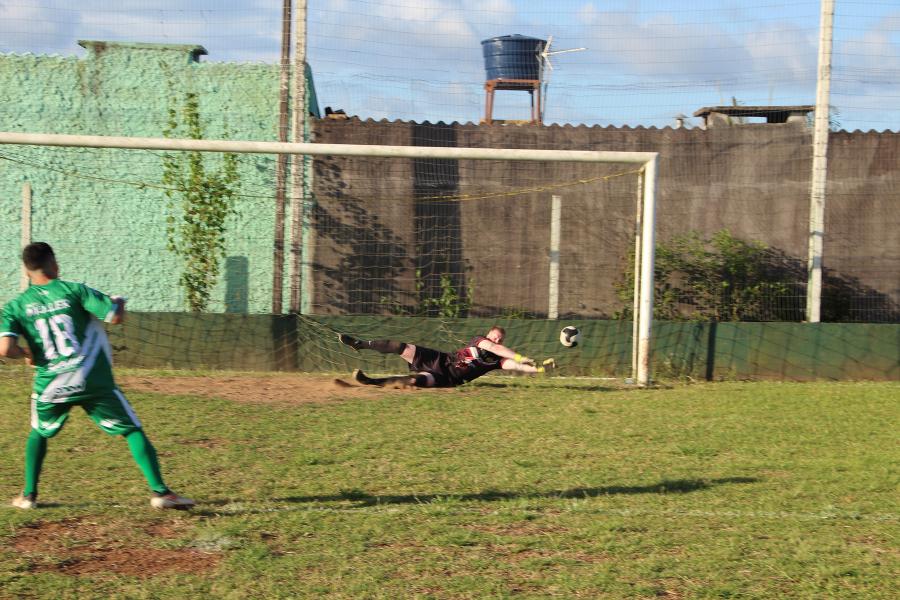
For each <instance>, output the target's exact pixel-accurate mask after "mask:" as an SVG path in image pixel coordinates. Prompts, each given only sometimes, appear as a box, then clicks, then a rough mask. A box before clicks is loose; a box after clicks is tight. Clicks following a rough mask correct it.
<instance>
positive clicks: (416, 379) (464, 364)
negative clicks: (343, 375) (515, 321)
mask: <svg viewBox="0 0 900 600" xmlns="http://www.w3.org/2000/svg"><path fill="white" fill-rule="evenodd" d="M505 338H506V331H504V329H503V328H502V327H498V326H496V325H495V326H493V327H491V328H490V330H489V331H488V332H487V334H486V335H483V336H481V335H478V336H475V337H474V338H472V340H471V341H470V342H469V343H468V344H467V345H466V346H465V347H464V348H460V349H459V350H456V351H455V352H441V351H439V350H433V349H431V348H425V347H423V346H416V345H415V344H409V343H405V342H396V341H393V340H360V339H357V338H355V337H352V336H349V335H347V334H345V333H341V334H339V335H338V340H339V341H340V342H341V343H342V344H344V345H345V346H350V347H351V348H353V349H354V350H357V351H358V350H374V351H375V352H380V353H382V354H399V355H400V357H401V358H403V360H405V361H406V362H407V363H409V370H410V371H411V373H410V374H408V375H396V376H391V377H381V378H374V377H369V376H367V375H366V374H365V373H363V372H362V371H361V370H359V369H356V370H355V371H354V372H353V378H354V379H355V380H356V381H357V382H358V383H361V384H364V385H375V386H379V387H384V386H386V385H393V386H399V387H420V388H432V387H444V388H446V387H456V386H458V385H462V384H464V383H468V382H469V381H472V380H473V379H477V378H479V377H481V376H482V375H485V374H487V373H490V372H491V371H494V370H496V369H503V370H505V371H518V372H520V373H532V374H533V373H544V372H546V371H548V370H551V369H553V368H555V367H556V363H555V362H554V360H553V359H552V358H548V359H547V360H545V361H543V362H542V363H541V365H540V366H538V365H537V363H536V361H534V360H533V359H531V358H528V357H527V356H522V355H521V354H519V353H518V352H516V351H515V350H512V349H511V348H507V347H506V346H504V345H503V340H504V339H505Z"/></svg>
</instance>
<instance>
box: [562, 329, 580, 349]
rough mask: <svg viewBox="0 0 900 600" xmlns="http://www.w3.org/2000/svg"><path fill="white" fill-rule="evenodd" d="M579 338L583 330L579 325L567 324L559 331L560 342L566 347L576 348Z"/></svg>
mask: <svg viewBox="0 0 900 600" xmlns="http://www.w3.org/2000/svg"><path fill="white" fill-rule="evenodd" d="M579 340H581V332H580V331H578V328H577V327H573V326H572V325H567V326H566V327H563V328H562V331H560V332H559V343H560V344H562V345H563V346H565V347H566V348H574V347H575V346H577V345H578V342H579Z"/></svg>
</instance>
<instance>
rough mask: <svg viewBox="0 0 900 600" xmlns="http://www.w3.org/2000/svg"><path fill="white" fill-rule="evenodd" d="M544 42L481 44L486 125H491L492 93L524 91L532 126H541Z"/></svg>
mask: <svg viewBox="0 0 900 600" xmlns="http://www.w3.org/2000/svg"><path fill="white" fill-rule="evenodd" d="M546 43H547V42H546V40H541V39H538V38H533V37H528V36H524V35H518V34H516V35H501V36H498V37H492V38H490V39H487V40H484V41H483V42H481V50H482V52H483V54H484V68H485V71H486V74H487V79H486V81H485V82H484V91H485V104H484V119H483V120H482V121H481V122H482V123H484V124H486V125H490V124H491V123H493V122H494V118H493V112H494V93H495V92H497V91H500V90H511V91H525V92H528V94H529V95H530V96H531V121H530V122H531V123H533V124H536V125H540V124H541V122H542V115H543V110H542V106H541V66H542V65H541V60H542V57H541V52H543V50H544V46H545V44H546Z"/></svg>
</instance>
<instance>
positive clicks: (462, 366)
mask: <svg viewBox="0 0 900 600" xmlns="http://www.w3.org/2000/svg"><path fill="white" fill-rule="evenodd" d="M483 341H490V340H488V339H487V338H486V337H484V336H481V335H477V336H475V337H473V338H472V341H470V342H469V345H468V346H466V347H465V348H460V349H459V350H457V351H456V356H455V360H454V362H453V365H452V368H451V371H452V372H453V374H454V376H455V377H456V378H459V379H460V380H461V381H460V382H459V383H465V382H467V381H472V380H473V379H477V378H478V377H481V376H482V375H484V374H485V373H490V372H491V371H493V370H495V369H499V368H500V363H501V361H502V360H503V359H502V358H500V357H499V356H497V355H496V354H494V353H493V352H488V351H487V350H484V349H482V348H479V347H478V344H479V343H480V342H483Z"/></svg>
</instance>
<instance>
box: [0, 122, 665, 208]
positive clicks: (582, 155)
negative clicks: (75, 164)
mask: <svg viewBox="0 0 900 600" xmlns="http://www.w3.org/2000/svg"><path fill="white" fill-rule="evenodd" d="M0 144H14V145H15V144H18V145H22V146H68V147H83V148H126V149H130V150H165V151H175V150H188V151H196V152H237V153H243V154H280V153H282V152H286V153H288V154H308V155H310V156H330V155H333V156H381V157H386V158H435V159H446V160H522V161H553V162H577V163H596V162H607V163H628V164H639V165H642V164H644V163H647V162H649V161H652V160H655V159H656V157H657V156H658V154H657V153H656V152H611V151H606V150H525V149H518V148H500V149H495V148H460V147H452V148H448V147H446V146H383V145H376V144H372V145H369V144H310V143H282V142H253V141H236V140H194V139H183V138H155V137H124V136H108V135H65V134H58V133H20V132H17V131H0ZM645 195H646V190H645Z"/></svg>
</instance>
